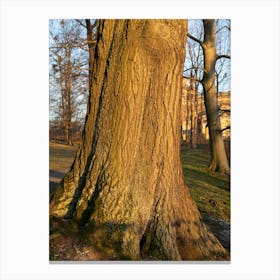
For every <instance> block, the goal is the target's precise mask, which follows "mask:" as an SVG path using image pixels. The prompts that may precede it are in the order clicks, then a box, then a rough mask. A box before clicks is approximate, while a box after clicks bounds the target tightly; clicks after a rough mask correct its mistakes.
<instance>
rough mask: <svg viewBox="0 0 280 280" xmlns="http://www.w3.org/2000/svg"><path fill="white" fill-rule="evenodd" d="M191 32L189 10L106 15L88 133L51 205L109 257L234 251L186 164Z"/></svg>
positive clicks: (192, 256)
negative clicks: (215, 228)
mask: <svg viewBox="0 0 280 280" xmlns="http://www.w3.org/2000/svg"><path fill="white" fill-rule="evenodd" d="M186 34H187V21H186V20H102V21H100V24H99V27H98V36H97V44H96V47H95V49H94V57H95V58H96V59H95V62H94V71H93V79H92V91H91V95H90V98H89V103H88V107H89V108H88V111H87V118H86V124H85V133H84V136H83V142H82V145H81V146H80V149H79V151H78V153H77V155H76V158H75V161H74V163H73V165H72V168H71V170H70V171H69V173H68V174H67V175H66V176H65V177H64V179H63V181H62V182H61V184H60V186H59V187H58V189H57V190H56V192H55V193H54V194H53V196H52V197H51V202H50V215H51V217H53V218H54V217H56V218H57V219H59V218H61V219H63V218H64V219H66V220H69V221H70V224H71V225H78V228H79V233H80V235H81V234H83V236H84V237H85V239H86V240H87V241H88V242H90V244H91V246H92V247H93V248H95V250H97V251H100V252H102V253H103V254H106V255H107V258H108V259H132V260H135V259H147V258H148V259H149V258H154V259H160V260H181V259H183V260H205V259H208V260H210V259H226V258H227V253H226V251H225V249H224V248H223V247H222V246H221V245H220V243H219V242H218V240H217V239H216V238H215V237H214V235H213V234H212V233H211V232H210V231H209V230H208V228H207V227H206V226H205V225H204V223H203V222H202V219H201V217H200V214H199V212H198V210H197V207H196V205H195V203H194V202H193V200H192V198H191V196H190V193H189V190H188V188H187V187H186V185H185V181H184V177H183V173H182V167H181V160H180V106H181V100H180V92H181V90H182V83H181V82H182V73H183V64H184V58H185V46H186ZM167 57H168V59H166V58H167Z"/></svg>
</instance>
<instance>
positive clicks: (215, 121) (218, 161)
mask: <svg viewBox="0 0 280 280" xmlns="http://www.w3.org/2000/svg"><path fill="white" fill-rule="evenodd" d="M203 26H204V41H203V44H202V47H203V53H204V75H203V79H202V85H203V89H204V101H205V108H206V114H207V123H208V129H209V136H210V151H211V163H210V165H209V169H210V170H212V171H219V172H221V173H229V164H228V160H227V156H226V152H225V146H224V140H223V135H222V131H221V124H220V116H219V109H218V99H217V94H216V86H215V65H216V59H217V54H216V31H215V20H212V19H211V20H203Z"/></svg>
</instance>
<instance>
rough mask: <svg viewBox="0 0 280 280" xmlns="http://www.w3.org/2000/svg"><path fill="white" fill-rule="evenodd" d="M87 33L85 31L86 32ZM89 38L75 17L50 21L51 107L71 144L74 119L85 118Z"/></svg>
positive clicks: (77, 120)
mask: <svg viewBox="0 0 280 280" xmlns="http://www.w3.org/2000/svg"><path fill="white" fill-rule="evenodd" d="M84 34H85V33H84ZM86 46H87V44H86V38H85V35H84V36H83V32H82V29H81V27H80V25H79V24H77V23H76V22H75V21H74V20H55V21H51V28H50V64H51V68H50V109H51V114H52V115H54V116H55V117H56V118H58V119H60V124H61V127H62V128H63V130H64V138H65V143H66V144H68V145H71V144H72V132H73V131H74V130H77V128H75V123H78V122H79V121H81V120H82V119H83V118H84V111H85V104H86V97H87V94H88V82H87V81H88V74H87V69H88V54H87V50H86Z"/></svg>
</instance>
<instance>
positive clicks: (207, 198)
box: [181, 147, 230, 222]
mask: <svg viewBox="0 0 280 280" xmlns="http://www.w3.org/2000/svg"><path fill="white" fill-rule="evenodd" d="M181 158H182V167H183V173H184V177H185V181H186V184H187V186H188V187H189V190H190V193H191V196H192V197H193V199H194V200H195V202H196V204H197V206H198V209H199V211H200V212H202V213H205V214H206V215H208V216H212V217H215V218H219V219H223V220H226V221H227V222H230V178H229V176H226V175H219V174H215V173H211V172H209V171H208V170H207V165H208V164H209V162H210V155H209V153H208V152H207V151H206V150H200V149H196V150H188V149H186V148H185V147H183V148H182V149H181Z"/></svg>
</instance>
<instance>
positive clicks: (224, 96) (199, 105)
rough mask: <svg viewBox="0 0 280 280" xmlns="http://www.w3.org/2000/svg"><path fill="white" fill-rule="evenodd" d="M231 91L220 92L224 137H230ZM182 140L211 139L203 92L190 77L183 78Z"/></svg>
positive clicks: (219, 101)
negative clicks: (200, 91) (201, 92)
mask: <svg viewBox="0 0 280 280" xmlns="http://www.w3.org/2000/svg"><path fill="white" fill-rule="evenodd" d="M230 104H231V103H230V91H227V92H219V93H218V106H219V109H220V110H219V114H220V122H221V129H222V130H223V132H222V133H223V137H224V138H225V139H229V138H230V129H228V128H229V127H230ZM181 116H182V118H181V132H182V140H183V141H184V142H187V143H190V142H191V141H194V139H195V141H196V143H203V142H205V141H208V140H209V132H208V126H207V116H206V110H205V106H204V97H203V94H200V93H198V88H197V86H196V85H195V83H194V82H192V81H191V80H190V79H189V78H185V77H184V79H183V90H182V107H181ZM226 128H227V129H226Z"/></svg>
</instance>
